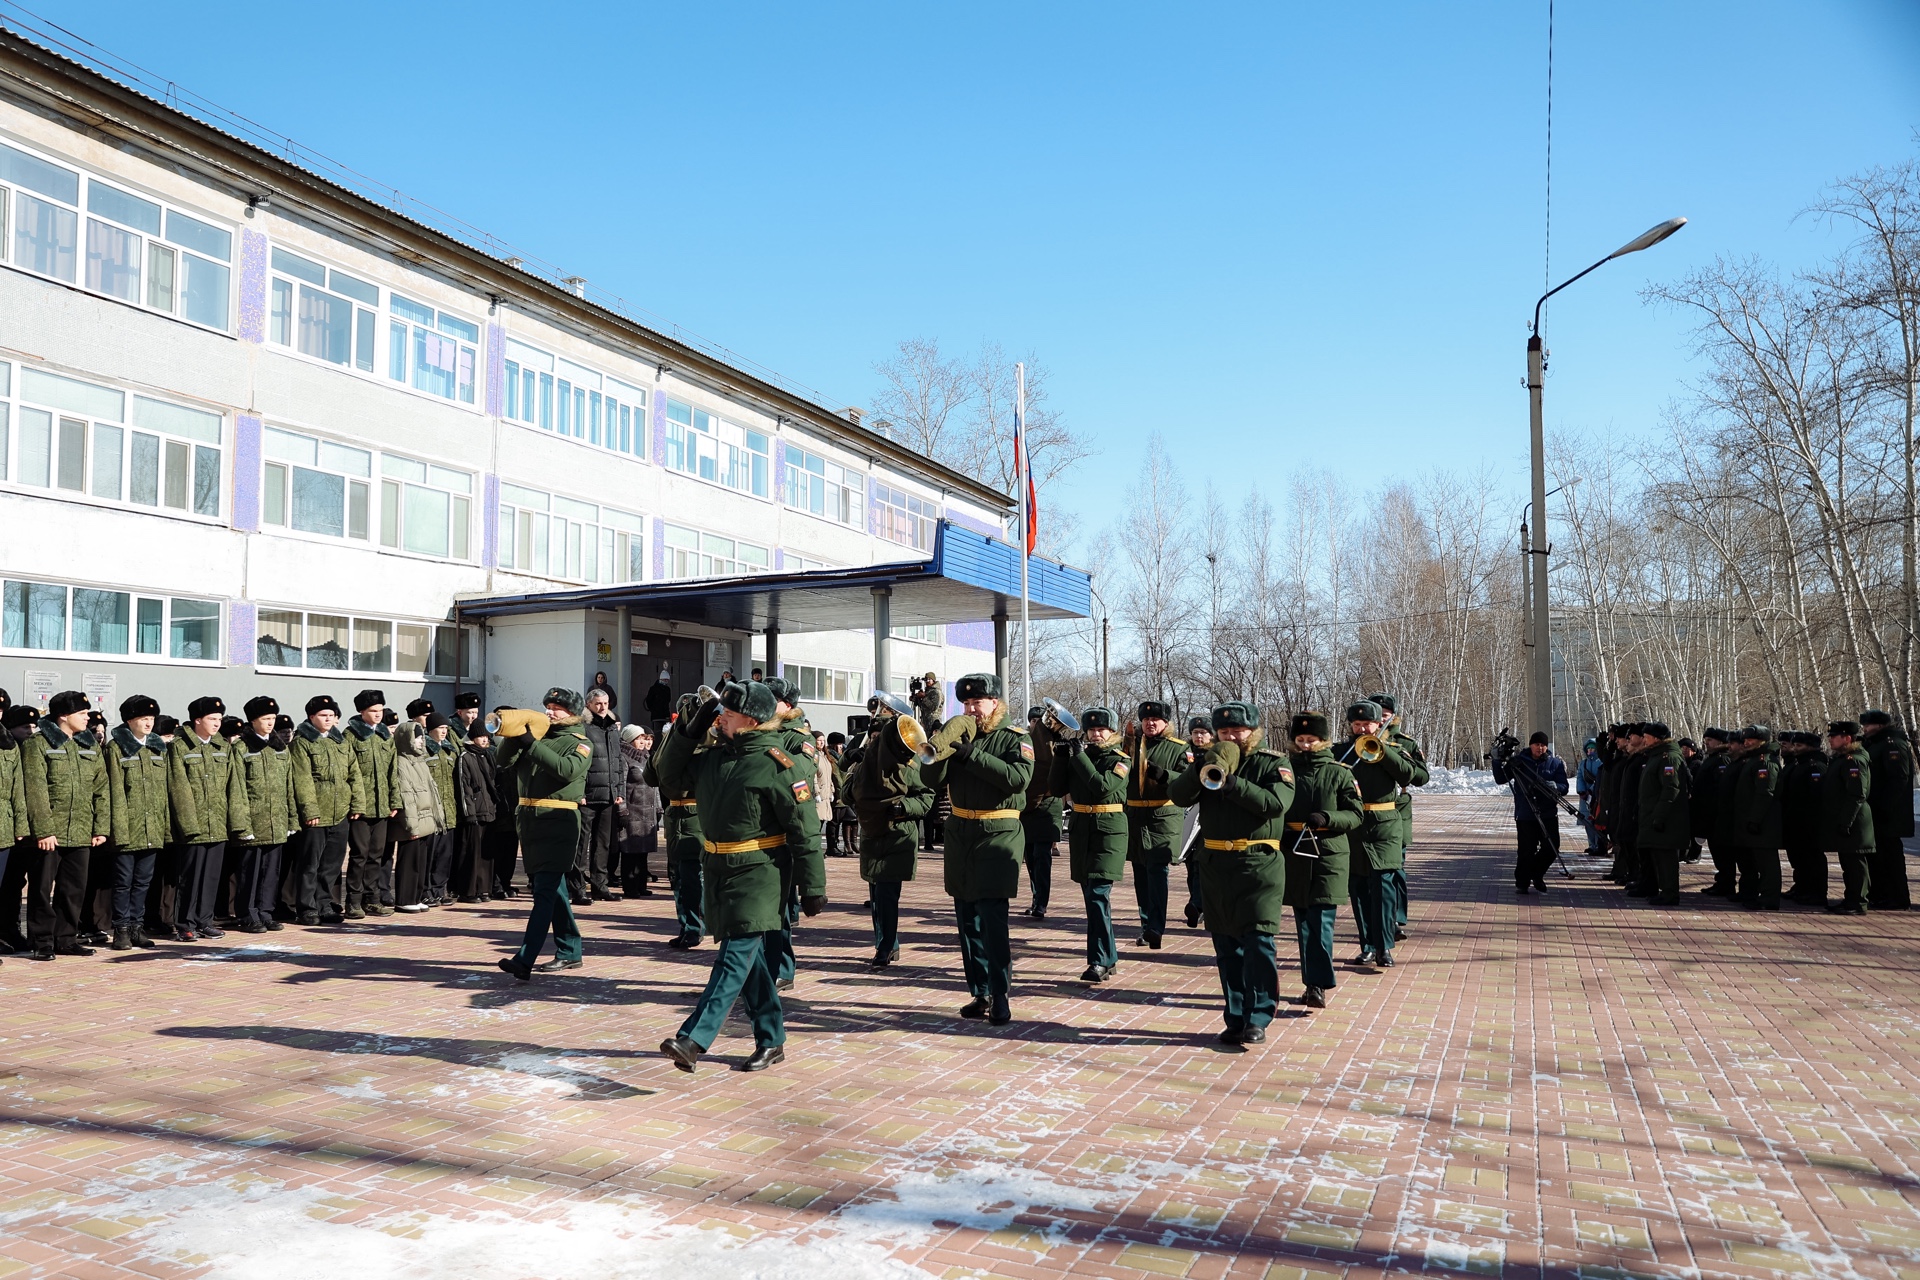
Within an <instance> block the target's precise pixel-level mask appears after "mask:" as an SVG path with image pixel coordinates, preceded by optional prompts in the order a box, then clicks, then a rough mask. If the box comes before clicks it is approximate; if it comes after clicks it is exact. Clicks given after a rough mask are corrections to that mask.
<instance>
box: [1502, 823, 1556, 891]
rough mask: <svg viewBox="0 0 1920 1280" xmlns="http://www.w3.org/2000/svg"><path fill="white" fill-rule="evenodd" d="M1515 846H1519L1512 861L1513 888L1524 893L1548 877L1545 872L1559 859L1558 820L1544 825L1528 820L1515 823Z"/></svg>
mask: <svg viewBox="0 0 1920 1280" xmlns="http://www.w3.org/2000/svg"><path fill="white" fill-rule="evenodd" d="M1514 842H1515V844H1516V845H1517V846H1518V848H1517V851H1516V853H1515V854H1514V859H1513V886H1514V888H1516V889H1524V888H1526V887H1527V886H1528V885H1530V884H1533V883H1535V882H1536V881H1538V880H1539V879H1540V878H1541V877H1542V876H1544V875H1546V874H1547V868H1548V867H1551V866H1552V865H1553V864H1554V861H1555V859H1557V858H1559V856H1560V820H1559V819H1558V818H1549V819H1547V821H1546V823H1545V824H1544V825H1542V824H1541V823H1538V822H1534V821H1533V820H1531V819H1528V820H1526V821H1523V822H1520V823H1518V824H1517V825H1516V826H1515V827H1514Z"/></svg>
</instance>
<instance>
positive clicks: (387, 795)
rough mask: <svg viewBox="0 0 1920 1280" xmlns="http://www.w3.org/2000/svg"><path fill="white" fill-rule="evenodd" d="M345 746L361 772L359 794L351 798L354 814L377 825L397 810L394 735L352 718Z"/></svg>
mask: <svg viewBox="0 0 1920 1280" xmlns="http://www.w3.org/2000/svg"><path fill="white" fill-rule="evenodd" d="M347 745H348V746H349V747H351V748H352V749H353V759H354V763H355V764H357V765H358V766H359V770H360V790H359V793H358V794H356V795H355V796H354V798H353V811H354V812H355V813H357V814H359V815H360V816H361V817H363V818H366V819H367V820H368V821H370V822H379V821H380V820H381V819H383V818H386V817H389V816H391V815H392V813H393V811H394V810H395V809H398V808H399V807H400V802H399V801H398V800H397V799H396V798H395V797H394V783H393V735H392V734H390V733H388V732H387V726H385V725H383V724H368V723H367V722H366V721H365V720H361V719H359V718H358V717H355V718H354V719H352V720H349V721H347Z"/></svg>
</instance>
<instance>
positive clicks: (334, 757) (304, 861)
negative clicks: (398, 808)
mask: <svg viewBox="0 0 1920 1280" xmlns="http://www.w3.org/2000/svg"><path fill="white" fill-rule="evenodd" d="M306 710H307V718H306V719H305V720H303V721H301V723H300V727H299V728H298V729H295V730H294V731H293V745H292V746H290V747H288V748H287V755H288V757H289V759H288V765H289V767H290V771H291V772H292V774H293V803H294V807H295V808H297V809H298V810H299V812H300V836H299V845H298V846H297V850H296V853H295V863H294V869H293V874H292V877H291V878H292V880H293V892H292V894H291V895H290V896H291V898H292V904H291V905H292V907H293V911H294V919H295V920H297V921H298V922H299V923H301V924H306V925H312V924H319V923H320V915H321V912H322V911H325V910H331V908H332V906H333V904H334V902H335V901H336V900H337V899H338V898H339V896H340V892H341V887H340V881H341V876H342V875H343V874H344V872H345V868H346V862H347V815H348V814H350V813H358V812H360V811H361V810H362V809H363V808H364V807H365V806H366V804H367V800H366V796H365V790H366V788H365V786H364V784H363V783H362V782H361V779H360V761H359V759H358V757H356V756H355V755H354V751H353V748H352V747H350V746H348V745H347V736H346V734H345V733H344V732H342V731H341V729H340V704H339V703H338V702H335V701H334V700H333V698H332V697H331V696H330V695H328V694H324V693H322V694H317V695H315V696H314V697H311V698H308V699H307V708H306Z"/></svg>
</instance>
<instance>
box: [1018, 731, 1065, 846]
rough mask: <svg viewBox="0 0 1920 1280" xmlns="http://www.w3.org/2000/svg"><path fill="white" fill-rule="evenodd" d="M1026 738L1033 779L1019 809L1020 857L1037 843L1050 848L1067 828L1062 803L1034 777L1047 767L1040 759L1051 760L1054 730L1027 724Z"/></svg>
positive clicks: (1057, 841)
mask: <svg viewBox="0 0 1920 1280" xmlns="http://www.w3.org/2000/svg"><path fill="white" fill-rule="evenodd" d="M1027 740H1028V741H1029V742H1031V743H1032V744H1033V751H1034V759H1035V768H1034V773H1035V775H1036V778H1035V781H1034V784H1033V785H1032V786H1030V787H1028V788H1027V806H1026V808H1024V809H1022V810H1020V830H1021V832H1022V833H1023V834H1024V836H1025V844H1024V846H1023V848H1022V857H1024V856H1025V850H1026V849H1031V848H1033V847H1035V846H1036V845H1038V846H1040V847H1042V848H1046V849H1052V848H1053V846H1054V845H1057V844H1059V843H1060V837H1061V836H1062V835H1064V834H1066V830H1067V821H1066V808H1065V806H1064V805H1062V804H1061V803H1060V797H1059V796H1056V795H1054V794H1053V792H1052V790H1051V789H1050V788H1049V787H1045V786H1042V785H1040V783H1039V780H1038V776H1037V775H1038V774H1039V772H1040V770H1041V769H1042V768H1046V767H1048V766H1046V765H1044V764H1042V763H1040V762H1042V761H1049V760H1052V759H1053V743H1054V737H1053V731H1052V730H1050V729H1048V728H1047V726H1046V725H1045V724H1039V725H1037V726H1029V728H1028V729H1027Z"/></svg>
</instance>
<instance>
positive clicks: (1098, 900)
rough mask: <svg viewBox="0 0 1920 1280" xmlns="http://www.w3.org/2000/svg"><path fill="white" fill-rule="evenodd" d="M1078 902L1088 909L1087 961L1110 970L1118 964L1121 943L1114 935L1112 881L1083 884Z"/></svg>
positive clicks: (1090, 881) (1091, 881)
mask: <svg viewBox="0 0 1920 1280" xmlns="http://www.w3.org/2000/svg"><path fill="white" fill-rule="evenodd" d="M1080 901H1081V902H1083V903H1084V904H1086V908H1087V963H1088V964H1090V965H1096V966H1098V967H1099V968H1102V969H1111V968H1113V966H1115V965H1117V964H1119V963H1120V946H1119V943H1118V941H1117V940H1116V939H1115V938H1114V936H1113V881H1111V880H1099V881H1093V880H1089V881H1087V882H1085V883H1083V884H1082V885H1081V886H1080Z"/></svg>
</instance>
